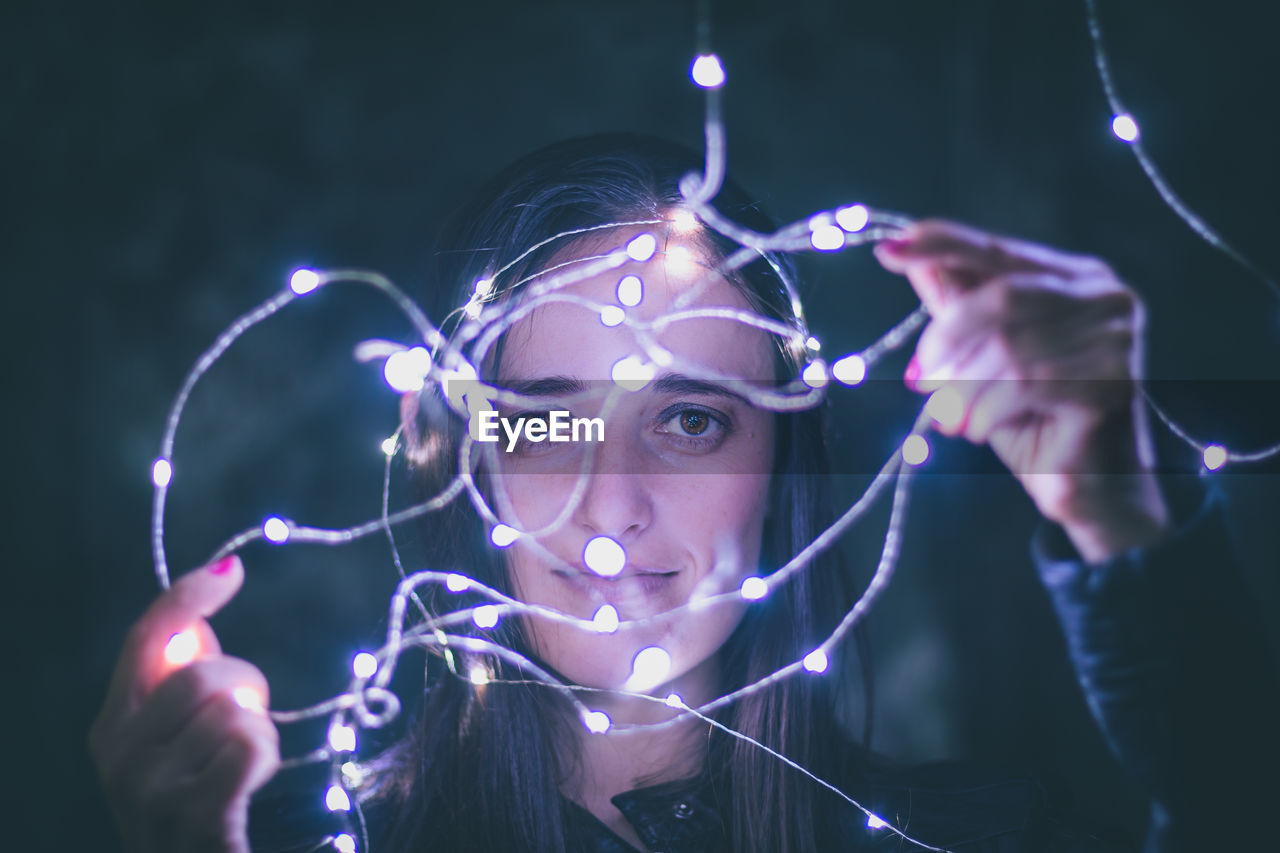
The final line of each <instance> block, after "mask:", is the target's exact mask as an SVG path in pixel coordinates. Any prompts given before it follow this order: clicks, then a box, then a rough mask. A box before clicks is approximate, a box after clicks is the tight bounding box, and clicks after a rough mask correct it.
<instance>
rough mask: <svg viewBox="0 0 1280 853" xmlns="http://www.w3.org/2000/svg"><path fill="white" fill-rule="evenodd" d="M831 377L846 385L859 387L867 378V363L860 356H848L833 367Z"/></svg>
mask: <svg viewBox="0 0 1280 853" xmlns="http://www.w3.org/2000/svg"><path fill="white" fill-rule="evenodd" d="M831 375H832V376H834V377H835V378H836V379H838V380H839V381H840V382H843V383H844V384H845V385H858V384H860V383H861V382H862V380H864V379H866V378H867V362H866V359H864V358H863V357H862V356H860V355H858V354H856V353H855V354H853V355H846V356H845V357H844V358H842V359H840V360H839V361H837V362H836V363H835V364H833V365H831Z"/></svg>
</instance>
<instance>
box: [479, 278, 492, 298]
mask: <svg viewBox="0 0 1280 853" xmlns="http://www.w3.org/2000/svg"><path fill="white" fill-rule="evenodd" d="M475 291H476V296H479V297H482V298H483V297H485V296H488V295H489V294H490V293H492V292H493V279H491V278H482V279H479V280H478V281H477V282H476V288H475Z"/></svg>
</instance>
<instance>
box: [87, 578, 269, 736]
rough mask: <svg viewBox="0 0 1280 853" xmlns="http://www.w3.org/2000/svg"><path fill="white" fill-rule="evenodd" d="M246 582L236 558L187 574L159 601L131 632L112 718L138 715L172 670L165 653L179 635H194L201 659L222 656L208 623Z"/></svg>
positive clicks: (111, 692) (110, 699)
mask: <svg viewBox="0 0 1280 853" xmlns="http://www.w3.org/2000/svg"><path fill="white" fill-rule="evenodd" d="M243 582H244V566H243V565H242V564H241V562H240V558H239V557H236V556H234V555H233V556H230V557H227V558H225V559H223V560H219V561H218V562H216V563H213V564H212V565H209V566H206V567H204V568H202V569H197V570H195V571H192V572H188V573H187V574H185V575H183V576H182V577H181V578H179V579H178V580H177V581H176V582H175V583H174V584H173V586H172V587H171V588H170V589H169V590H168V591H166V592H165V593H163V594H162V595H161V596H160V597H159V598H157V599H156V600H155V602H153V603H152V605H151V606H150V607H149V608H147V612H146V613H144V614H143V615H142V617H141V618H140V619H139V620H138V621H137V622H136V623H134V625H133V627H132V628H131V629H130V630H129V635H128V637H127V638H126V640H125V645H124V649H123V650H122V651H121V653H120V659H119V662H118V663H117V664H116V669H115V673H114V674H113V675H112V678H111V686H110V687H109V688H108V690H107V699H106V702H105V703H104V706H103V713H104V714H105V715H108V716H110V715H113V714H115V715H118V714H121V713H128V712H129V711H131V710H133V709H134V708H136V707H137V706H138V705H139V704H140V703H141V701H142V699H143V697H144V696H145V695H146V694H147V692H149V690H150V689H151V688H152V687H153V686H154V685H155V684H156V683H157V682H158V681H159V680H160V679H161V678H163V677H164V675H165V674H166V672H167V670H169V669H172V664H170V665H168V666H166V665H165V661H164V652H165V647H166V645H168V643H169V641H170V639H171V638H172V637H173V636H174V635H175V634H178V633H180V632H182V631H186V630H192V631H193V632H194V633H195V641H196V642H195V645H196V646H197V653H200V652H203V653H207V654H217V653H219V652H220V651H221V650H220V649H219V648H218V646H217V638H216V637H215V636H214V634H213V632H212V631H211V630H208V626H207V625H205V624H204V623H203V620H204V618H205V617H208V616H212V615H213V614H214V613H217V612H218V611H219V610H220V609H221V608H222V607H223V606H224V605H225V604H226V603H227V602H228V601H230V600H231V598H232V597H233V596H234V595H235V594H236V592H237V591H238V590H239V589H240V586H241V584H242V583H243Z"/></svg>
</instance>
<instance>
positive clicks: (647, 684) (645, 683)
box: [627, 646, 671, 690]
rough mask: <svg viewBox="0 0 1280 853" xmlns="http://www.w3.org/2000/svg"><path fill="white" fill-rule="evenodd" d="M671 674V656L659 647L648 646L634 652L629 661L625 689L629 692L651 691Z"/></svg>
mask: <svg viewBox="0 0 1280 853" xmlns="http://www.w3.org/2000/svg"><path fill="white" fill-rule="evenodd" d="M669 672H671V655H669V654H668V653H667V650H666V649H663V648H661V647H659V646H648V647H646V648H643V649H641V650H640V651H638V652H636V656H635V658H634V659H633V660H632V661H631V677H630V678H628V679H627V687H628V688H629V689H631V690H652V689H653V688H654V687H657V686H658V685H659V684H661V683H662V682H663V681H665V680H666V678H667V673H669Z"/></svg>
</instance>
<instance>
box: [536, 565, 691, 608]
mask: <svg viewBox="0 0 1280 853" xmlns="http://www.w3.org/2000/svg"><path fill="white" fill-rule="evenodd" d="M552 574H554V575H555V576H556V577H558V578H560V579H561V580H563V581H564V582H565V583H566V584H567V585H568V586H569V587H570V588H571V589H574V590H576V591H577V592H578V593H579V594H581V595H584V596H586V597H587V598H589V599H590V600H591V601H592V602H594V603H600V602H603V603H608V604H612V605H613V606H614V607H619V608H621V607H623V606H626V607H627V609H629V610H630V609H634V608H635V607H636V606H637V605H642V604H644V603H646V602H648V603H652V602H653V601H654V600H655V599H658V598H666V597H669V593H670V591H671V590H673V589H674V587H675V582H676V577H677V576H678V575H679V574H680V573H679V572H678V571H668V570H665V569H656V568H645V567H636V566H628V567H627V568H626V569H624V570H623V571H621V572H620V573H618V574H617V575H615V576H613V577H608V578H607V577H603V576H601V575H598V574H596V573H595V572H592V571H589V570H587V569H576V570H569V569H556V570H553V571H552ZM664 593H666V594H668V595H664Z"/></svg>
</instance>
